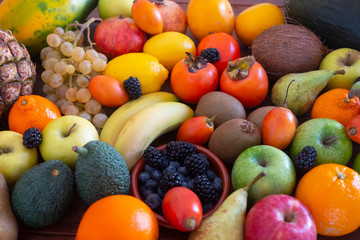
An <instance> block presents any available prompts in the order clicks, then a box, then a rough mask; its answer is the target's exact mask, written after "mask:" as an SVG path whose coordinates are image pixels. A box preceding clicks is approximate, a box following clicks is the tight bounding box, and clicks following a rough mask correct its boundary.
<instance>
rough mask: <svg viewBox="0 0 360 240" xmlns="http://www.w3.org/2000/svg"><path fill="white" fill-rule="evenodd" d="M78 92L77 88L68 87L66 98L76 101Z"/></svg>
mask: <svg viewBox="0 0 360 240" xmlns="http://www.w3.org/2000/svg"><path fill="white" fill-rule="evenodd" d="M76 93H77V89H76V88H68V89H67V90H66V93H65V96H66V100H68V101H70V102H75V101H76V99H77V98H76Z"/></svg>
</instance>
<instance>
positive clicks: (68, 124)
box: [39, 115, 99, 170]
mask: <svg viewBox="0 0 360 240" xmlns="http://www.w3.org/2000/svg"><path fill="white" fill-rule="evenodd" d="M93 140H99V134H98V132H97V130H96V128H95V126H94V125H93V124H92V123H91V122H90V121H88V120H86V119H85V118H82V117H79V116H73V115H66V116H61V117H59V118H57V119H55V120H53V121H51V122H50V123H48V124H47V125H46V126H45V127H44V129H43V131H42V142H41V144H40V146H39V149H40V153H41V156H42V158H43V159H44V161H48V160H52V159H55V160H61V161H63V162H64V163H66V164H67V165H68V166H69V167H70V168H71V169H73V170H74V169H75V164H76V160H77V157H78V154H77V153H75V152H74V151H73V150H72V147H73V146H80V147H82V146H84V145H85V144H86V143H88V142H90V141H93Z"/></svg>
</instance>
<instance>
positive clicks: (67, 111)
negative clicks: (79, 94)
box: [64, 105, 79, 116]
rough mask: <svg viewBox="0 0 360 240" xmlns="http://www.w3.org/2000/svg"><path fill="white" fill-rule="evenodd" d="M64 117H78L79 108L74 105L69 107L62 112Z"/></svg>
mask: <svg viewBox="0 0 360 240" xmlns="http://www.w3.org/2000/svg"><path fill="white" fill-rule="evenodd" d="M64 115H75V116H78V115H79V108H78V107H76V106H74V105H69V106H67V107H66V108H65V110H64Z"/></svg>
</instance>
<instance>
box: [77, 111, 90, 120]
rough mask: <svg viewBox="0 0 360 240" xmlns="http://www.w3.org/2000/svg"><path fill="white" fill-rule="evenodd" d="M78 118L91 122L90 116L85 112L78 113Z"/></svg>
mask: <svg viewBox="0 0 360 240" xmlns="http://www.w3.org/2000/svg"><path fill="white" fill-rule="evenodd" d="M79 116H80V117H82V118H85V119H86V120H88V121H92V116H91V114H89V113H88V112H86V111H82V112H80V113H79Z"/></svg>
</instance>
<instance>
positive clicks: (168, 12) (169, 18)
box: [154, 0, 187, 33]
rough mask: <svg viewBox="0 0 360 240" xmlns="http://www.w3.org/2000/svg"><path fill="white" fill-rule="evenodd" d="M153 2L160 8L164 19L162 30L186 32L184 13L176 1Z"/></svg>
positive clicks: (159, 0)
mask: <svg viewBox="0 0 360 240" xmlns="http://www.w3.org/2000/svg"><path fill="white" fill-rule="evenodd" d="M154 3H155V5H156V6H157V8H158V9H159V10H160V13H161V16H162V19H163V20H164V28H163V32H170V31H173V32H181V33H185V32H186V28H187V19H186V13H185V11H184V9H183V8H182V7H181V6H180V5H179V4H178V3H177V2H175V1H172V0H154Z"/></svg>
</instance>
